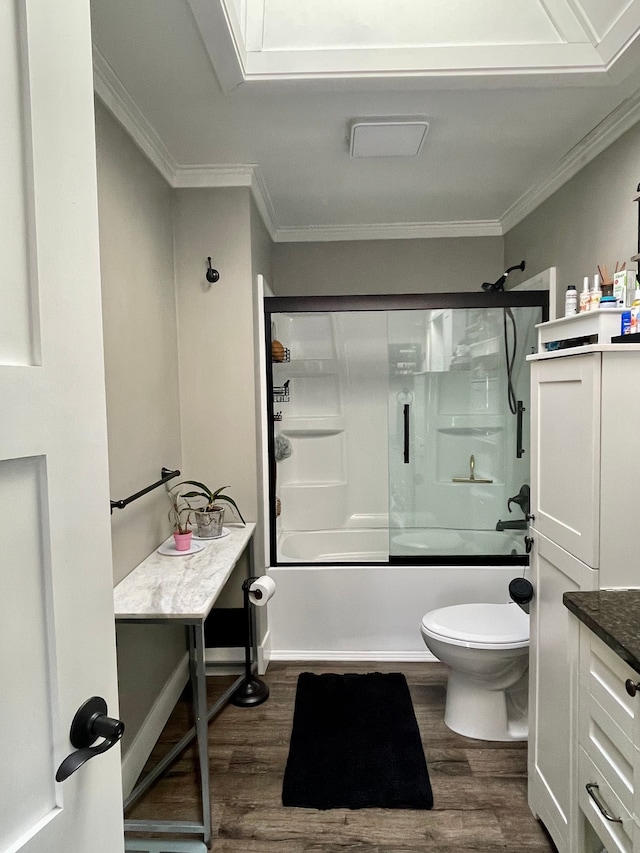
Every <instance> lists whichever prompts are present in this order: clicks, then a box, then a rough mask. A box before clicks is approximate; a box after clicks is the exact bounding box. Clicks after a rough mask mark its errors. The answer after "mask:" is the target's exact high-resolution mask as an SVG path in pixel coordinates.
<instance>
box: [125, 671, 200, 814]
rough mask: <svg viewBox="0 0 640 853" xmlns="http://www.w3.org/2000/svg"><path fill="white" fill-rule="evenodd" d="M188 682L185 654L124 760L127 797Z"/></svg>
mask: <svg viewBox="0 0 640 853" xmlns="http://www.w3.org/2000/svg"><path fill="white" fill-rule="evenodd" d="M188 681H189V656H188V654H185V656H184V657H183V659H182V660H181V661H180V663H179V664H178V666H177V667H176V668H175V670H174V671H173V674H172V675H171V676H170V677H169V679H168V681H167V682H166V684H165V685H164V687H163V688H162V690H161V692H160V694H159V695H158V698H157V699H156V701H155V702H154V703H153V706H152V708H151V710H150V711H149V713H148V714H147V716H146V718H145V720H144V722H143V723H142V725H141V726H140V728H139V730H138V733H137V734H136V736H135V737H134V739H133V740H132V741H131V745H130V746H129V749H128V750H127V751H126V753H125V754H124V756H123V757H122V787H123V791H124V796H125V798H126V797H128V796H129V794H130V793H131V791H132V790H133V788H134V785H135V783H136V780H137V778H138V776H139V775H140V773H141V772H142V768H143V767H144V765H145V764H146V761H147V758H149V756H150V755H151V750H152V749H153V747H154V746H155V744H156V741H157V740H158V738H159V737H160V733H161V732H162V729H163V728H164V726H165V724H166V722H167V720H168V719H169V717H170V715H171V712H172V711H173V709H174V708H175V705H176V702H177V701H178V699H179V698H180V694H181V693H182V691H183V690H184V688H185V686H186V684H187V682H188Z"/></svg>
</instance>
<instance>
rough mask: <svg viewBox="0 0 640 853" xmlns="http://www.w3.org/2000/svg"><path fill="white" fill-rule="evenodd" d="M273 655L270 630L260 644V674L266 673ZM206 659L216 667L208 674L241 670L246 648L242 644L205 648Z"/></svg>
mask: <svg viewBox="0 0 640 853" xmlns="http://www.w3.org/2000/svg"><path fill="white" fill-rule="evenodd" d="M270 657H271V635H270V633H269V631H267V633H266V634H265V635H264V638H263V640H262V643H260V645H259V646H258V660H257V664H258V675H264V674H265V672H266V671H267V666H268V665H269V659H270ZM204 661H205V663H206V664H215V669H213V667H212V669H211V671H209V672H207V675H215V674H216V673H217V674H218V675H221V674H227V672H239V670H240V667H242V666H244V649H243V648H242V647H241V646H227V647H225V646H220V647H217V648H208V649H205V650H204Z"/></svg>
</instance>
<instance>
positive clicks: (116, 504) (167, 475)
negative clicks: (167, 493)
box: [110, 468, 180, 514]
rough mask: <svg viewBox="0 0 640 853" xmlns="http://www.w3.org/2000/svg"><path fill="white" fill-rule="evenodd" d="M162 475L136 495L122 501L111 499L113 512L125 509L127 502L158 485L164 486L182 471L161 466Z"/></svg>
mask: <svg viewBox="0 0 640 853" xmlns="http://www.w3.org/2000/svg"><path fill="white" fill-rule="evenodd" d="M160 475H161V479H160V480H158V481H157V482H155V483H152V484H151V485H150V486H147V487H146V489H141V490H140V491H139V492H136V493H135V495H129V497H128V498H123V499H122V500H120V501H110V503H111V513H112V514H113V511H114V509H124V508H125V507H126V505H127V504H130V503H131V502H132V501H135V500H137V499H138V498H141V497H142V496H143V495H146V494H147V492H151V491H153V489H157V488H158V486H162V485H164V483H168V482H169V480H173V478H174V477H179V476H180V471H171V470H170V469H169V468H161V470H160Z"/></svg>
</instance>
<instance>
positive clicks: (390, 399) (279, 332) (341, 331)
mask: <svg viewBox="0 0 640 853" xmlns="http://www.w3.org/2000/svg"><path fill="white" fill-rule="evenodd" d="M511 298H513V297H511V295H509V299H511ZM545 301H546V294H540V293H537V294H536V293H528V294H518V295H515V298H513V302H514V304H513V305H509V304H508V301H507V294H485V293H475V294H462V293H460V294H439V295H437V294H431V295H429V296H415V297H396V298H395V299H390V298H389V299H387V298H385V297H353V298H347V297H343V298H340V297H338V298H324V297H311V298H307V299H304V298H300V299H278V298H271V299H268V300H266V301H265V303H266V306H268V307H266V313H267V324H266V325H267V329H268V330H269V331H270V335H269V339H268V342H267V345H268V348H269V353H270V355H271V365H270V370H269V383H268V384H269V392H270V395H269V397H270V399H269V418H270V420H271V422H272V434H271V447H270V457H271V459H270V462H271V477H270V489H271V493H270V505H271V513H272V517H271V538H272V561H273V562H274V564H282V563H318V562H323V563H373V562H378V563H379V562H384V563H386V562H392V563H393V562H403V561H411V562H423V561H426V562H433V561H437V560H442V561H444V562H447V561H451V562H483V560H486V561H487V562H492V561H494V560H495V558H496V557H502V558H504V560H505V561H513V562H523V561H524V555H525V536H526V532H527V519H526V513H527V510H528V505H527V501H528V484H529V421H528V417H529V415H528V412H529V408H530V406H529V367H528V364H527V363H526V358H525V357H526V355H527V354H529V353H530V352H532V351H534V349H535V345H536V340H535V324H536V323H539V322H541V321H542V320H543V319H544V311H545ZM465 303H467V304H465ZM405 306H407V307H406V308H405ZM272 344H274V346H273V348H272Z"/></svg>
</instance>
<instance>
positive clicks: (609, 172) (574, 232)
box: [505, 124, 640, 316]
mask: <svg viewBox="0 0 640 853" xmlns="http://www.w3.org/2000/svg"><path fill="white" fill-rule="evenodd" d="M639 179H640V124H639V125H636V126H635V127H633V128H632V129H631V130H629V131H627V133H626V134H624V136H622V137H621V138H620V139H619V140H617V142H614V143H613V145H611V146H609V148H607V149H606V151H604V152H603V153H602V154H600V155H599V156H598V157H596V159H595V160H592V161H591V163H589V164H587V166H585V168H584V169H582V170H581V171H580V172H578V174H577V175H576V176H575V177H574V178H573V179H572V180H571V181H569V182H568V183H566V184H565V185H564V186H562V187H560V189H559V190H558V191H557V192H555V193H554V194H553V195H552V196H551V197H550V198H549V199H548V200H547V201H546V202H544V204H542V205H540V207H538V208H537V209H536V210H534V211H533V213H531V214H530V215H529V216H527V217H526V219H524V220H523V221H522V222H520V223H519V224H518V225H516V226H515V227H514V228H512V229H511V230H510V231H509V232H508V233H507V234H506V236H505V262H506V265H507V266H509V265H511V264H514V263H518V262H519V261H520V260H522V258H525V259H526V261H527V273H529V274H530V275H535V274H536V273H538V272H540V271H541V270H543V269H545V268H546V267H550V266H555V267H557V268H558V302H559V304H558V311H559V316H562V314H563V313H564V293H565V291H566V289H567V286H568V285H569V284H574V285H575V286H576V288H577V290H578V291H580V290H581V289H582V279H583V277H584V276H585V275H588V276H590V277H592V276H593V275H594V274H595V273H596V272H597V271H598V270H597V265H598V264H601V265H602V264H604V265H606V266H607V268H608V269H609V271H613V268H614V266H615V263H616V261H626V262H627V268H633V269H636V268H637V264H635V263H634V264H630V262H629V259H630V257H631V255H634V254H635V253H636V251H637V224H638V205H637V204H634V203H633V202H632V198H633V197H634V196H635V195H636V187H637V184H638V180H639Z"/></svg>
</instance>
